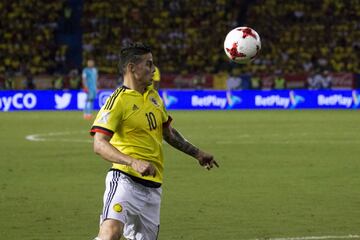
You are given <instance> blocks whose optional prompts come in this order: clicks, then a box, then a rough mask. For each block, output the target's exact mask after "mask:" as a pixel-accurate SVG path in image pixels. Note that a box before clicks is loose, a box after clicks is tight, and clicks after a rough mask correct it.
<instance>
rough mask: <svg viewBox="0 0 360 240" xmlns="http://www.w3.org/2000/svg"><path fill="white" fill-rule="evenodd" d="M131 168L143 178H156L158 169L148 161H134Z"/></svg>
mask: <svg viewBox="0 0 360 240" xmlns="http://www.w3.org/2000/svg"><path fill="white" fill-rule="evenodd" d="M131 167H132V168H133V169H134V170H135V171H137V172H138V173H140V174H141V175H142V176H153V177H155V176H156V169H155V167H154V165H153V164H151V163H149V162H147V161H143V160H138V159H134V160H133V161H132V162H131Z"/></svg>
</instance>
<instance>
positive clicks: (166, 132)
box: [163, 126, 199, 158]
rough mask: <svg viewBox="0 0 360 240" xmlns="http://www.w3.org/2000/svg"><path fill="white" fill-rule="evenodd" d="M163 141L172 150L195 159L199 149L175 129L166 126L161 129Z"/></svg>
mask: <svg viewBox="0 0 360 240" xmlns="http://www.w3.org/2000/svg"><path fill="white" fill-rule="evenodd" d="M163 137H164V140H165V141H166V142H167V143H168V144H170V145H171V146H173V147H174V148H176V149H178V150H180V151H182V152H184V153H186V154H189V155H190V156H193V157H194V158H197V156H198V154H199V149H198V148H197V147H195V146H194V145H192V144H191V143H190V142H188V141H187V140H186V139H185V138H184V137H183V136H182V135H181V134H180V133H179V132H178V131H177V130H176V129H175V128H173V127H171V126H168V127H166V128H164V129H163Z"/></svg>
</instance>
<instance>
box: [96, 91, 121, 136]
mask: <svg viewBox="0 0 360 240" xmlns="http://www.w3.org/2000/svg"><path fill="white" fill-rule="evenodd" d="M114 94H115V93H114ZM114 94H113V95H112V96H110V97H109V98H108V100H107V101H106V103H105V104H104V106H102V108H101V109H100V111H99V113H98V114H97V116H96V118H95V121H94V123H93V125H92V127H91V130H90V135H91V136H94V135H95V133H96V132H100V133H103V134H105V135H108V136H110V137H112V135H113V134H114V132H116V130H117V128H118V127H119V125H120V124H121V121H122V119H123V118H122V116H123V107H122V103H121V101H120V100H119V99H117V98H116V97H114Z"/></svg>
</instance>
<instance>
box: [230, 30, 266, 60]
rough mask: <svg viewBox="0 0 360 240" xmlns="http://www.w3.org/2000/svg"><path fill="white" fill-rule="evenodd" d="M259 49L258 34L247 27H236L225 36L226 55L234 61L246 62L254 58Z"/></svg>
mask: <svg viewBox="0 0 360 240" xmlns="http://www.w3.org/2000/svg"><path fill="white" fill-rule="evenodd" d="M260 49H261V41H260V36H259V34H258V33H257V32H256V31H255V30H254V29H252V28H249V27H237V28H234V29H233V30H231V31H230V32H229V33H228V34H227V35H226V38H225V41H224V50H225V53H226V55H227V56H228V57H229V58H230V59H231V60H232V61H234V62H236V63H248V62H251V61H252V60H254V59H255V58H256V56H257V55H258V54H259V52H260Z"/></svg>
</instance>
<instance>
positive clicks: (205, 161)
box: [196, 151, 219, 170]
mask: <svg viewBox="0 0 360 240" xmlns="http://www.w3.org/2000/svg"><path fill="white" fill-rule="evenodd" d="M196 158H197V160H198V161H199V164H200V165H201V166H203V167H204V168H206V169H207V170H210V169H212V168H213V167H214V166H216V167H219V164H218V163H217V162H216V161H215V159H214V156H213V155H211V154H208V153H206V152H203V151H199V154H198V156H197V157H196Z"/></svg>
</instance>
